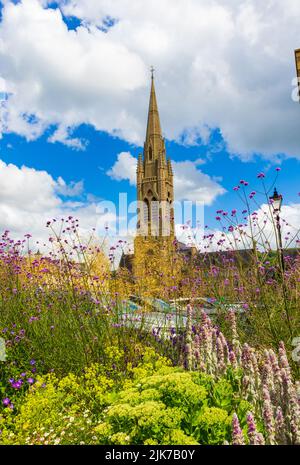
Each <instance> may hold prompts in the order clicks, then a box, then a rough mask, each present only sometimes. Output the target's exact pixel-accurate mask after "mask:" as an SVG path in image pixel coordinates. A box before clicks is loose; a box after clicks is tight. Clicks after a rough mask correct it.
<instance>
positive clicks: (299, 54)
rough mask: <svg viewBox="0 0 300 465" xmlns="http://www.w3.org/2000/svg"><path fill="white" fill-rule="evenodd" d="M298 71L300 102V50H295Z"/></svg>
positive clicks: (299, 95)
mask: <svg viewBox="0 0 300 465" xmlns="http://www.w3.org/2000/svg"><path fill="white" fill-rule="evenodd" d="M295 60H296V71H297V77H298V97H299V102H300V48H299V49H298V50H295Z"/></svg>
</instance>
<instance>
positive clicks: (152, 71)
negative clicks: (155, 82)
mask: <svg viewBox="0 0 300 465" xmlns="http://www.w3.org/2000/svg"><path fill="white" fill-rule="evenodd" d="M154 71H155V69H154V66H151V68H150V72H151V79H154Z"/></svg>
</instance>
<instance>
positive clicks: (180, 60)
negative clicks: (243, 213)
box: [0, 0, 300, 159]
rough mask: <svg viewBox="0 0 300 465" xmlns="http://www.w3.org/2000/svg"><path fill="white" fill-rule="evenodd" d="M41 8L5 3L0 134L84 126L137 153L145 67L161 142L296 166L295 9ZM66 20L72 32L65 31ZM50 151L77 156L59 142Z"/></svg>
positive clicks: (132, 1)
mask: <svg viewBox="0 0 300 465" xmlns="http://www.w3.org/2000/svg"><path fill="white" fill-rule="evenodd" d="M48 3H49V4H50V3H52V2H47V1H46V0H40V1H38V0H23V1H22V2H20V3H18V4H16V5H14V4H13V3H12V2H11V1H9V0H6V1H5V8H4V10H3V19H2V22H1V24H0V63H1V64H0V76H1V78H2V81H1V82H2V84H3V81H5V87H6V88H7V89H9V92H10V93H11V95H10V97H9V99H8V100H7V102H6V104H5V106H4V108H3V105H2V109H0V112H1V114H0V121H1V123H0V132H1V130H2V131H14V132H16V133H18V134H22V135H24V136H26V137H27V138H28V139H30V138H36V137H39V135H41V134H42V133H43V132H44V131H45V129H46V128H47V127H48V126H49V125H53V124H56V125H58V127H60V126H61V127H62V128H74V127H76V126H77V125H79V124H81V123H83V122H84V123H88V124H91V125H93V126H94V127H95V128H96V129H97V130H104V131H107V132H108V133H110V134H112V135H117V136H119V137H121V138H124V139H126V140H127V141H129V142H133V143H136V144H142V142H143V138H144V127H145V118H146V105H147V104H146V102H147V100H148V92H149V89H148V87H149V82H148V80H149V78H148V69H149V66H150V65H152V64H153V65H155V67H156V68H157V80H156V81H157V82H156V85H157V94H158V98H159V105H160V111H161V118H162V123H163V128H164V131H165V135H166V137H167V138H168V139H173V140H182V135H183V134H185V136H186V137H185V138H184V141H185V143H187V144H195V143H197V141H199V137H200V138H202V139H203V140H204V141H207V140H209V134H210V130H211V129H213V128H220V130H221V133H222V135H223V138H224V140H225V141H226V144H227V147H228V150H229V151H230V152H232V153H235V154H238V155H239V156H240V157H242V158H244V159H245V158H248V157H249V156H251V154H253V153H260V154H262V155H264V156H265V157H269V158H271V157H273V156H274V154H276V155H278V154H286V155H287V156H295V157H298V158H299V146H300V144H299V143H300V131H299V105H298V104H296V103H295V102H293V100H292V98H291V93H292V84H291V83H292V79H293V77H295V74H296V73H295V63H294V56H293V51H294V49H295V48H297V47H299V43H297V42H295V40H297V38H298V36H299V33H298V32H299V17H300V3H299V1H298V0H285V1H284V2H282V0H269V1H268V2H262V1H261V0H239V1H236V0H214V1H212V0H202V1H201V2H199V1H198V0H186V1H184V2H182V1H179V0H163V1H162V0H152V1H151V2H141V1H140V0H114V1H113V2H112V1H108V0H80V1H78V0H76V1H75V0H61V1H58V2H57V3H58V4H59V7H60V9H58V8H56V9H55V8H53V7H52V8H47V4H48ZM61 12H62V13H63V15H62V13H61ZM66 16H73V17H76V18H78V19H79V22H80V26H78V27H77V28H76V29H75V30H68V27H67V25H66V23H65V22H64V19H65V17H66ZM279 25H280V26H279ZM2 87H4V86H3V85H2ZM50 140H51V138H50ZM52 140H57V141H58V140H59V141H61V142H64V141H66V142H67V144H69V145H71V144H73V143H74V144H75V145H76V144H77V145H78V144H79V142H78V141H76V140H75V141H72V137H71V136H70V132H65V133H64V132H63V131H62V132H61V131H60V132H58V133H56V135H54V136H53V137H52ZM81 148H82V147H81Z"/></svg>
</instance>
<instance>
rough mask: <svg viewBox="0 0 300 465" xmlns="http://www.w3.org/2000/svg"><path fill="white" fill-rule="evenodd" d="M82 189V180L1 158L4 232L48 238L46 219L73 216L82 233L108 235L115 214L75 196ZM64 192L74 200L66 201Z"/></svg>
mask: <svg viewBox="0 0 300 465" xmlns="http://www.w3.org/2000/svg"><path fill="white" fill-rule="evenodd" d="M82 192H83V184H82V182H78V183H75V182H73V183H70V184H67V183H66V182H65V181H64V180H63V179H62V178H61V177H59V178H58V180H57V181H56V180H54V179H53V178H52V176H51V175H50V174H49V173H47V172H46V171H38V170H35V169H33V168H28V167H26V166H22V167H21V168H19V167H17V166H16V165H13V164H6V163H4V162H3V161H2V160H0V231H4V230H6V229H8V230H9V231H10V232H11V234H12V235H13V236H14V237H17V238H22V237H23V235H24V234H25V233H30V234H31V235H32V236H33V237H34V239H35V240H40V241H47V239H48V235H49V230H48V229H46V222H47V221H48V220H51V219H52V218H58V219H61V218H66V217H67V216H69V215H72V216H74V217H76V218H78V219H79V222H80V227H81V232H83V233H88V232H91V231H92V228H96V229H97V232H98V233H99V234H104V232H105V230H104V229H105V225H106V223H108V224H110V223H111V224H114V221H115V217H114V215H112V214H111V213H108V214H103V213H102V212H99V210H98V205H97V203H96V202H95V201H94V202H88V201H74V200H72V199H71V198H72V197H77V196H78V195H81V194H82ZM60 195H63V196H64V197H69V198H70V199H69V200H68V201H63V200H62V198H61V197H60Z"/></svg>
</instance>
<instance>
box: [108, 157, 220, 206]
mask: <svg viewBox="0 0 300 465" xmlns="http://www.w3.org/2000/svg"><path fill="white" fill-rule="evenodd" d="M201 164H203V161H202V160H196V161H195V162H192V161H188V160H187V161H182V162H172V167H173V172H174V190H175V198H176V200H179V201H180V200H191V201H194V202H195V201H198V202H203V203H204V204H205V205H211V204H212V203H213V201H214V200H215V198H216V197H217V196H218V195H222V194H224V193H225V189H224V188H223V187H222V186H221V185H220V184H218V182H217V181H215V180H214V179H213V178H211V177H210V176H208V175H207V174H205V173H203V172H202V171H201V170H200V169H198V166H199V165H201ZM136 165H137V160H136V158H135V157H133V156H132V155H131V154H130V153H129V152H122V153H120V154H119V155H118V157H117V161H116V162H115V164H114V165H113V166H112V168H111V169H110V170H109V171H108V172H107V175H108V176H110V177H111V178H112V179H115V180H117V181H122V180H128V181H129V183H130V184H131V185H132V186H135V185H136Z"/></svg>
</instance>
